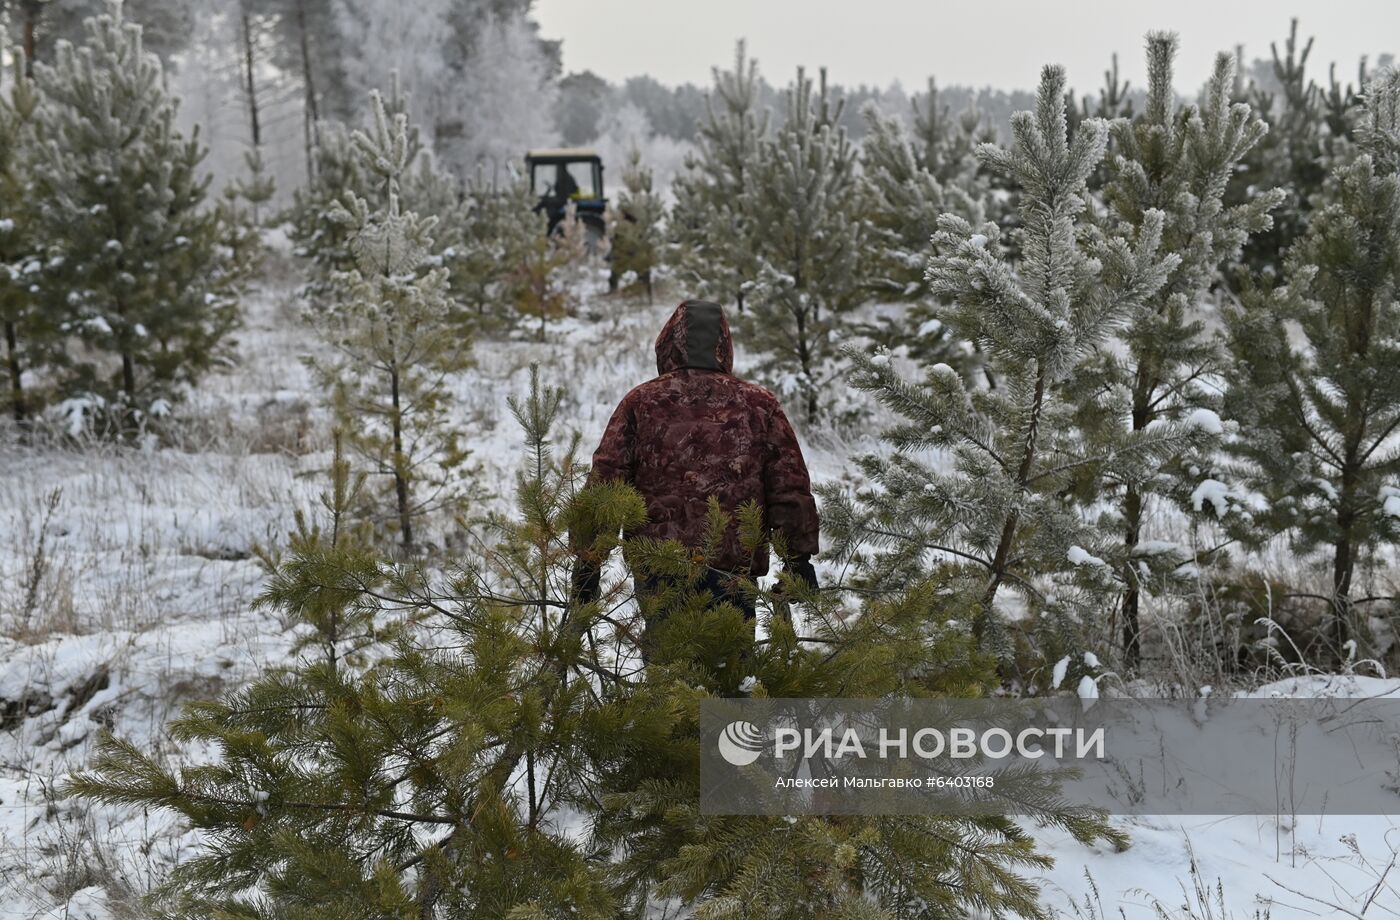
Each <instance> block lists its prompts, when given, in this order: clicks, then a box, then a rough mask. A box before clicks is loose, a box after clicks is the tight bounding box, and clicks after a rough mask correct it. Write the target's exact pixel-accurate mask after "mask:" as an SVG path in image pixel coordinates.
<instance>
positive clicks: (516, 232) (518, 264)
mask: <svg viewBox="0 0 1400 920" xmlns="http://www.w3.org/2000/svg"><path fill="white" fill-rule="evenodd" d="M535 205H536V198H535V196H534V194H533V193H532V192H531V191H530V185H529V183H528V182H527V181H526V180H524V179H523V178H521V179H512V180H511V181H510V182H507V183H506V184H505V185H503V186H499V187H498V186H496V185H495V184H493V183H490V182H488V181H486V179H485V177H484V175H483V174H482V173H481V172H480V171H478V173H477V175H476V176H475V178H473V179H472V180H471V181H469V182H468V183H467V184H466V188H465V190H464V205H463V207H462V208H461V209H460V214H461V220H462V230H461V233H460V234H458V235H454V237H453V238H454V239H456V240H458V242H457V243H456V244H454V245H453V246H452V248H451V250H450V254H446V253H445V256H446V257H447V263H446V264H447V266H448V267H449V269H451V271H452V289H453V291H454V293H455V294H456V295H457V296H458V297H459V298H460V299H461V300H462V302H463V304H464V305H465V306H466V308H467V310H468V312H469V313H471V314H472V315H473V321H474V322H475V323H477V324H480V325H485V326H505V327H509V326H511V325H513V324H514V323H515V322H516V321H517V320H518V319H519V318H520V316H521V315H523V313H522V311H520V310H518V309H517V307H518V306H519V304H520V303H521V301H522V298H523V297H524V296H525V295H524V292H523V291H521V290H520V289H519V287H518V285H520V283H521V282H522V281H523V280H524V279H525V278H527V277H530V272H528V271H525V270H524V268H523V267H524V266H526V265H527V264H529V263H530V262H531V260H532V259H533V258H534V257H536V256H539V257H541V258H542V257H544V256H545V255H547V254H548V252H549V250H548V249H547V248H546V247H545V245H544V243H543V241H544V240H545V237H546V236H547V233H548V228H549V218H548V215H546V214H545V213H544V212H543V211H538V210H536V209H535Z"/></svg>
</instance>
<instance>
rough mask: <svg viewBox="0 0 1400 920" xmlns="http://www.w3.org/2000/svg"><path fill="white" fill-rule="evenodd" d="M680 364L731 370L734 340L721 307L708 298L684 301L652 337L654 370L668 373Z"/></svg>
mask: <svg viewBox="0 0 1400 920" xmlns="http://www.w3.org/2000/svg"><path fill="white" fill-rule="evenodd" d="M683 367H694V368H700V369H702V370H711V371H721V372H723V373H726V374H729V373H733V371H734V340H733V339H732V338H730V335H729V320H727V319H726V318H725V316H724V308H723V307H721V306H720V305H719V304H717V303H711V302H710V301H708V300H687V301H685V302H684V303H682V304H681V305H680V306H679V307H676V312H674V313H672V314H671V318H670V319H668V320H667V321H666V325H664V326H662V327H661V333H660V334H659V335H658V336H657V337H656V372H657V373H658V374H669V373H670V372H671V371H675V370H680V369H681V368H683Z"/></svg>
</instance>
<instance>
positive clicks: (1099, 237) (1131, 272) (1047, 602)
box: [824, 67, 1179, 656]
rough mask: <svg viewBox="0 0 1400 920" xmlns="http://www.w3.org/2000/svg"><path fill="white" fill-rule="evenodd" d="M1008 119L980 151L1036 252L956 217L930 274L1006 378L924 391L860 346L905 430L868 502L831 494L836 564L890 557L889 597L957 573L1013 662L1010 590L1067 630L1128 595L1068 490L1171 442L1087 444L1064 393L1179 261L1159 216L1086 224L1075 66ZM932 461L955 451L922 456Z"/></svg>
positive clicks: (1097, 133) (877, 389)
mask: <svg viewBox="0 0 1400 920" xmlns="http://www.w3.org/2000/svg"><path fill="white" fill-rule="evenodd" d="M1012 127H1013V134H1014V140H1015V143H1014V146H1013V147H1012V149H1010V150H1005V149H1002V148H999V147H995V146H991V145H984V146H983V147H981V148H980V150H979V153H980V155H981V157H982V158H983V160H984V162H985V163H986V164H987V165H988V166H989V167H990V168H991V169H992V170H994V171H996V172H998V173H1001V174H1003V175H1006V176H1008V177H1010V178H1011V179H1013V180H1014V181H1015V182H1017V183H1018V184H1019V185H1020V186H1021V187H1022V188H1023V190H1024V191H1023V194H1022V196H1021V200H1020V214H1019V217H1020V220H1021V223H1022V225H1023V227H1024V235H1023V240H1022V247H1021V251H1022V253H1023V254H1024V260H1023V261H1021V262H1020V263H1019V264H1012V263H1010V262H1008V261H1007V260H1006V259H1005V258H1004V257H1003V255H1002V254H1001V252H1000V235H999V233H998V230H997V228H996V227H995V226H992V225H983V226H982V227H974V226H973V225H971V224H969V223H968V222H967V221H966V220H964V219H963V218H961V217H958V216H956V215H945V216H944V217H942V218H941V219H940V221H939V227H940V229H939V232H938V235H937V236H936V237H935V239H934V242H933V245H934V252H935V255H934V256H933V257H932V258H931V259H930V260H929V264H928V279H929V284H930V288H931V290H932V292H933V293H934V294H935V295H936V296H939V297H943V298H946V300H947V302H948V303H950V304H952V306H950V307H949V308H948V309H947V310H946V311H944V313H943V314H942V315H943V317H944V319H945V321H946V322H947V324H948V325H949V326H951V327H952V329H953V331H954V333H955V334H956V335H958V336H959V337H961V338H965V339H968V340H971V341H974V342H977V343H978V344H979V345H980V346H981V347H982V349H983V350H984V352H985V354H986V360H987V361H988V363H989V366H990V367H991V369H992V370H993V372H994V373H995V374H996V376H997V378H998V380H999V384H1000V385H999V386H998V387H997V388H996V389H995V390H992V389H971V388H969V386H968V385H967V384H965V383H964V381H963V379H962V378H961V376H960V375H958V374H957V373H956V372H955V371H953V370H952V368H949V367H947V366H946V365H934V366H932V367H929V368H927V369H926V371H925V374H924V377H923V379H922V380H921V381H910V380H906V379H903V378H902V377H901V376H900V375H899V374H898V373H897V370H896V368H895V367H894V365H893V363H892V362H891V361H890V360H889V358H888V357H887V356H886V355H883V354H877V355H874V356H870V355H867V354H861V353H858V352H855V351H854V350H853V351H852V352H851V357H852V359H853V360H855V362H856V364H857V366H858V369H857V372H856V373H855V375H854V378H853V382H854V383H855V384H856V385H857V386H859V387H861V388H864V389H868V390H870V391H872V392H873V393H874V394H875V395H876V396H877V398H879V399H880V400H881V401H882V402H883V403H885V404H886V405H888V406H890V407H891V408H893V409H894V410H896V411H897V412H899V413H900V414H902V415H904V416H905V417H906V418H907V419H908V421H907V422H906V423H905V424H903V425H900V426H898V427H896V428H894V429H893V430H891V431H889V432H887V433H886V435H885V437H886V439H887V440H888V441H889V442H890V443H891V444H892V445H893V446H894V447H895V448H896V451H895V453H894V454H893V455H891V456H890V457H888V458H880V457H873V456H872V457H867V458H864V459H863V460H862V462H861V465H862V469H863V470H864V472H865V474H866V475H867V476H868V477H869V478H870V479H871V481H872V482H873V483H874V484H875V486H876V487H875V488H871V489H866V490H863V491H862V492H861V493H860V494H859V495H858V496H857V498H856V500H855V501H854V502H853V501H850V500H849V499H847V498H845V497H843V496H842V495H841V494H840V493H839V492H833V491H828V493H827V503H826V510H825V512H824V517H825V519H826V522H827V528H826V529H827V532H828V534H829V536H830V537H831V539H832V543H833V546H832V548H831V550H830V551H829V553H830V554H832V555H834V556H836V557H838V558H849V557H854V556H857V555H859V554H861V553H862V550H863V548H866V547H871V548H873V549H874V550H876V553H875V555H874V558H873V559H871V560H870V563H871V564H870V566H869V568H868V570H867V573H868V577H869V579H870V582H871V584H872V585H873V586H874V587H876V588H877V589H883V588H888V589H900V588H903V587H906V586H909V585H913V584H917V583H919V582H921V581H923V580H924V579H926V578H928V577H929V575H930V574H931V572H932V571H936V570H945V569H946V568H947V567H949V566H951V567H953V568H954V569H955V570H956V571H957V572H958V573H959V577H960V580H959V585H960V587H959V588H958V590H957V591H956V592H954V595H953V596H949V597H948V598H946V599H945V600H946V602H947V603H949V604H953V605H958V606H964V607H968V608H970V609H971V612H972V613H971V615H972V616H973V622H974V631H975V632H976V634H977V635H978V636H979V638H980V639H981V640H982V641H983V643H984V644H985V645H986V646H987V647H988V648H990V649H991V650H993V651H995V652H997V653H998V654H1001V655H1003V656H1004V655H1006V654H1008V653H1009V651H1010V648H1009V646H1008V644H1007V641H1006V639H1007V637H1006V635H1005V633H1004V630H1003V628H1002V624H1001V614H1000V613H999V611H998V608H997V606H996V604H997V601H998V595H999V593H1000V592H1001V591H1002V589H1003V588H1005V589H1008V590H1009V591H1011V592H1014V593H1015V594H1017V595H1020V596H1021V598H1023V600H1024V603H1025V604H1026V605H1027V606H1028V608H1029V610H1030V611H1031V612H1032V613H1033V614H1040V615H1045V616H1046V617H1049V618H1051V619H1052V620H1053V621H1054V622H1056V623H1058V624H1060V625H1061V626H1064V627H1065V628H1066V629H1069V628H1071V627H1072V626H1073V623H1074V621H1075V620H1076V618H1079V617H1099V616H1102V614H1103V610H1104V609H1105V607H1104V606H1103V605H1102V601H1103V599H1104V598H1105V597H1106V596H1108V595H1111V593H1112V592H1114V591H1116V590H1118V585H1117V578H1116V575H1115V573H1114V571H1113V569H1112V567H1111V566H1109V565H1108V564H1106V563H1104V564H1098V560H1102V559H1105V558H1107V557H1108V556H1109V555H1110V551H1109V549H1108V548H1107V547H1108V546H1109V545H1110V543H1111V542H1112V540H1113V536H1112V535H1111V533H1110V532H1108V531H1106V530H1099V529H1097V528H1095V527H1093V526H1091V525H1089V524H1086V523H1085V521H1084V519H1083V518H1082V516H1081V515H1080V514H1079V513H1078V512H1077V511H1076V509H1075V508H1074V507H1073V505H1072V501H1071V499H1070V498H1069V497H1068V496H1067V492H1068V490H1069V489H1070V488H1071V487H1072V486H1073V485H1074V484H1075V483H1076V482H1081V481H1083V480H1084V479H1085V478H1086V477H1092V476H1094V475H1096V473H1097V471H1100V470H1102V469H1103V468H1104V467H1105V466H1106V465H1108V464H1111V463H1114V464H1124V463H1127V462H1138V461H1137V457H1138V455H1141V456H1142V457H1143V458H1146V457H1149V456H1151V455H1152V454H1154V453H1155V452H1156V451H1157V448H1158V445H1157V441H1156V439H1155V438H1153V437H1151V436H1148V435H1145V434H1141V433H1139V434H1136V435H1133V436H1129V437H1125V438H1121V439H1120V438H1114V439H1113V440H1112V441H1109V442H1104V441H1095V440H1093V439H1090V438H1087V437H1086V436H1085V432H1084V431H1083V430H1082V429H1081V428H1080V427H1079V425H1078V424H1077V423H1076V419H1075V410H1076V408H1077V407H1076V406H1075V405H1074V404H1073V403H1072V402H1070V401H1067V400H1066V398H1065V394H1064V391H1063V388H1062V386H1061V385H1062V384H1063V383H1064V381H1065V380H1067V379H1068V378H1070V377H1071V376H1072V375H1074V374H1077V373H1079V372H1080V371H1081V370H1082V369H1083V367H1084V364H1085V360H1086V358H1087V357H1088V356H1089V355H1090V354H1091V352H1092V349H1093V348H1094V347H1095V346H1097V345H1099V344H1100V343H1102V342H1103V341H1105V340H1106V339H1107V338H1108V337H1109V336H1110V335H1111V334H1112V333H1113V331H1114V330H1115V329H1116V328H1117V327H1119V326H1120V325H1121V324H1122V323H1123V322H1125V321H1126V320H1127V319H1128V318H1129V316H1130V314H1131V311H1132V310H1134V309H1135V308H1137V307H1138V306H1139V305H1141V304H1142V303H1143V302H1144V301H1145V300H1146V299H1147V298H1149V297H1150V296H1152V295H1153V294H1154V293H1155V292H1156V291H1157V290H1158V289H1159V288H1161V286H1162V285H1163V284H1164V283H1165V281H1166V279H1167V277H1168V276H1169V274H1170V272H1171V271H1172V270H1173V269H1174V268H1175V267H1176V265H1177V262H1178V261H1179V260H1178V258H1177V257H1176V256H1174V255H1163V254H1161V253H1160V252H1159V247H1160V243H1161V233H1162V222H1163V217H1162V214H1161V212H1160V211H1153V212H1151V213H1150V214H1148V215H1147V216H1146V218H1145V219H1144V221H1143V224H1142V226H1141V228H1140V229H1139V230H1138V231H1137V232H1136V233H1135V234H1133V235H1132V237H1131V238H1128V237H1122V236H1113V237H1109V236H1105V234H1104V233H1103V232H1102V231H1101V230H1100V229H1099V228H1097V227H1095V226H1093V225H1091V224H1089V223H1088V222H1087V221H1085V220H1084V219H1083V216H1082V212H1083V210H1084V208H1085V195H1086V188H1085V182H1086V179H1087V177H1088V176H1089V174H1090V173H1091V172H1092V171H1093V169H1094V168H1095V166H1096V165H1097V164H1098V163H1099V161H1100V160H1101V159H1102V157H1103V154H1104V148H1105V145H1106V143H1107V134H1108V126H1107V125H1106V124H1105V123H1104V122H1103V121H1101V120H1098V119H1090V120H1088V121H1085V122H1084V123H1083V124H1082V125H1081V126H1080V128H1079V129H1078V130H1077V131H1075V132H1074V135H1073V137H1070V135H1069V132H1068V124H1067V122H1066V116H1065V108H1064V72H1063V70H1061V69H1060V68H1058V67H1046V68H1045V70H1044V72H1043V74H1042V77H1041V83H1040V89H1039V94H1038V97H1037V106H1036V110H1035V111H1034V112H1020V113H1018V114H1017V115H1016V116H1015V118H1014V120H1013V122H1012ZM924 452H929V453H933V452H941V453H943V454H945V456H944V457H942V458H930V459H934V460H936V462H926V461H925V460H923V459H921V458H920V457H919V456H918V455H919V454H920V453H924ZM1142 462H1146V461H1145V460H1143V461H1142ZM1076 547H1077V548H1078V551H1077V552H1076V551H1075V548H1076Z"/></svg>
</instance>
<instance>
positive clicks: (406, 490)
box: [308, 93, 470, 551]
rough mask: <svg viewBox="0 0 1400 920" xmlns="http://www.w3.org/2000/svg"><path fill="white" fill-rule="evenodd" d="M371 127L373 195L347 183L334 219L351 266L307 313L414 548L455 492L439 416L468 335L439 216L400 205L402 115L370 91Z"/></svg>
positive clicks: (369, 461) (352, 433)
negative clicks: (424, 524)
mask: <svg viewBox="0 0 1400 920" xmlns="http://www.w3.org/2000/svg"><path fill="white" fill-rule="evenodd" d="M371 106H372V113H373V121H372V127H371V129H370V130H369V131H368V132H365V131H357V132H356V133H355V135H354V136H353V139H352V143H353V145H354V150H355V153H356V155H357V157H358V159H359V161H360V166H361V169H362V171H363V172H364V174H365V175H367V176H369V177H371V180H372V182H371V184H372V185H373V186H374V187H375V188H376V189H377V191H378V193H379V194H378V195H377V196H376V197H377V200H378V201H379V202H381V203H380V204H378V205H372V204H371V203H370V202H369V201H367V200H366V199H364V198H361V197H359V196H358V195H356V194H355V193H354V192H349V193H347V195H346V199H345V204H344V206H342V207H340V208H338V209H336V210H334V211H333V212H332V213H331V215H330V216H331V218H332V219H334V220H335V221H337V222H339V223H342V224H344V225H345V227H346V228H347V230H348V233H349V241H348V248H349V252H350V255H351V257H352V258H353V260H354V267H352V268H350V269H348V270H345V271H340V272H336V273H335V274H333V275H332V276H331V279H330V292H329V296H328V297H327V298H326V299H325V300H317V301H314V302H313V303H312V305H311V307H310V311H309V313H308V319H309V320H310V321H311V322H312V323H313V325H314V326H315V328H316V331H317V333H318V334H320V335H321V336H322V337H323V338H324V339H326V340H327V341H328V343H329V344H330V345H331V346H332V348H333V349H334V351H335V355H334V357H333V358H332V359H330V360H329V361H313V362H312V366H313V368H314V369H315V370H316V371H317V372H318V374H319V376H320V377H321V379H322V381H323V383H324V385H325V386H326V387H327V389H328V390H329V393H330V396H331V399H332V405H333V406H334V408H335V411H336V414H337V417H338V419H339V421H340V425H341V427H342V428H343V429H344V430H345V431H346V432H347V433H348V434H347V439H348V442H349V444H350V446H351V448H352V449H353V450H354V452H355V453H356V454H358V456H359V457H360V458H361V460H362V461H363V462H364V463H365V464H366V465H367V470H366V472H368V473H370V474H372V475H373V476H374V477H376V479H377V480H379V481H383V482H384V483H386V485H387V486H388V489H387V491H389V493H390V495H391V496H392V498H391V499H390V501H389V505H390V506H391V507H392V509H393V510H392V513H390V514H383V513H380V514H378V515H377V517H378V518H379V520H380V521H381V522H382V523H384V524H386V525H389V528H388V529H390V530H392V531H394V532H396V533H397V535H398V537H399V539H400V541H401V542H402V545H403V547H404V549H406V550H410V551H411V550H413V549H414V548H415V536H414V534H415V524H416V523H417V522H418V521H419V519H420V518H421V517H422V515H423V514H424V513H425V512H428V511H432V510H435V509H438V508H441V507H443V506H445V505H451V504H453V503H454V502H455V501H457V500H458V499H459V498H460V483H459V482H458V480H457V473H458V468H459V467H460V466H461V464H462V463H463V461H464V460H465V457H466V455H465V452H464V451H463V449H462V448H461V446H460V445H459V440H458V435H457V433H456V432H455V431H453V430H451V428H450V427H449V426H448V425H447V424H446V412H447V400H448V395H449V387H448V383H449V375H450V374H452V373H453V372H455V371H459V370H462V369H463V368H465V367H466V366H467V364H468V362H469V360H470V342H469V341H468V340H467V339H466V338H465V336H464V334H463V332H462V330H461V329H460V328H453V326H452V324H451V322H450V320H451V319H452V316H453V312H454V307H455V305H454V303H453V301H452V299H451V296H450V289H449V273H448V270H447V269H446V268H443V267H441V265H440V264H438V265H434V264H433V263H435V262H440V260H439V259H431V258H430V257H431V256H432V255H433V249H434V247H433V240H432V236H431V232H432V229H433V226H434V224H435V220H434V219H432V218H420V217H419V216H418V215H417V214H415V213H413V212H412V211H406V210H404V209H403V207H402V205H401V202H400V187H401V184H402V183H403V181H404V178H405V173H406V171H407V170H408V168H409V164H410V162H411V160H412V157H413V153H414V151H413V145H412V141H411V133H410V131H409V129H408V120H407V117H406V116H404V115H403V114H398V115H393V116H391V115H390V114H389V112H388V110H387V109H386V107H385V105H384V101H383V100H382V99H381V98H380V96H379V94H378V93H375V94H373V95H372V96H371Z"/></svg>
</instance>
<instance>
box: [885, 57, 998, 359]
mask: <svg viewBox="0 0 1400 920" xmlns="http://www.w3.org/2000/svg"><path fill="white" fill-rule="evenodd" d="M936 99H937V97H936V90H935V89H934V87H933V83H932V81H930V83H929V94H928V96H927V97H926V100H927V101H925V102H924V104H923V105H922V106H920V105H918V104H917V103H916V105H915V109H914V111H915V116H916V122H915V131H914V133H913V135H912V136H910V133H909V132H907V131H906V130H905V128H904V123H903V122H902V121H900V120H899V119H898V118H894V117H889V116H884V115H882V114H880V111H879V109H877V108H875V107H874V105H873V104H867V107H866V110H865V112H864V115H865V121H866V126H867V133H866V136H865V139H864V140H863V141H862V143H861V175H862V177H863V179H864V183H865V195H864V198H863V200H864V205H865V219H866V221H867V222H868V224H869V233H870V238H869V243H868V245H869V254H868V256H867V257H866V258H867V260H868V265H867V268H866V270H865V271H866V274H867V275H868V278H869V285H870V292H871V294H872V295H873V296H874V297H877V298H881V299H892V300H896V301H900V302H905V303H907V304H908V306H907V307H905V308H904V309H903V310H901V311H900V312H899V313H898V314H896V315H895V316H893V317H881V318H880V319H879V320H877V322H876V323H873V324H869V325H866V326H862V327H861V329H860V332H861V333H862V334H864V335H866V336H868V337H869V338H871V339H872V340H874V341H876V342H878V343H880V344H884V345H887V346H889V347H891V348H896V347H897V348H902V349H903V350H905V351H906V352H907V354H908V355H909V356H910V357H912V358H914V359H916V360H919V361H923V362H926V363H938V362H942V363H946V364H949V365H952V366H955V367H957V368H958V370H960V371H966V370H969V369H970V366H971V364H972V355H970V354H969V353H968V350H967V349H965V347H964V346H965V343H963V342H960V341H957V340H955V339H954V338H953V335H952V332H951V330H949V329H948V327H946V326H945V325H943V323H942V321H940V320H939V319H938V318H937V317H936V316H935V315H934V314H935V313H937V311H938V309H939V305H938V304H937V303H936V302H935V300H934V298H933V297H932V296H931V294H930V292H929V286H928V282H927V281H926V280H925V278H924V266H925V264H926V263H927V262H928V245H929V240H930V239H932V237H933V234H934V233H935V232H936V231H937V229H938V217H939V215H940V214H943V213H945V212H946V213H952V214H957V215H959V216H961V217H963V218H965V219H966V220H968V221H969V222H970V223H974V224H980V223H982V222H983V221H984V220H985V219H986V202H987V198H988V195H989V193H990V187H989V186H988V185H987V183H986V182H985V181H984V180H983V179H982V178H981V177H980V176H979V174H978V170H977V167H976V165H975V157H974V156H973V155H972V143H971V137H975V136H976V135H975V134H973V135H969V128H971V129H974V130H975V127H976V125H975V122H974V123H973V124H971V125H969V124H968V123H967V122H966V121H963V122H959V124H958V126H957V128H954V126H953V125H952V123H951V122H950V119H949V116H948V112H947V111H946V109H939V108H938V106H937V101H936ZM955 131H956V132H957V133H956V134H955V133H954V132H955ZM968 160H971V161H972V162H971V163H970V164H969V163H968V162H967V161H968ZM940 175H942V176H945V177H946V178H940Z"/></svg>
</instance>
